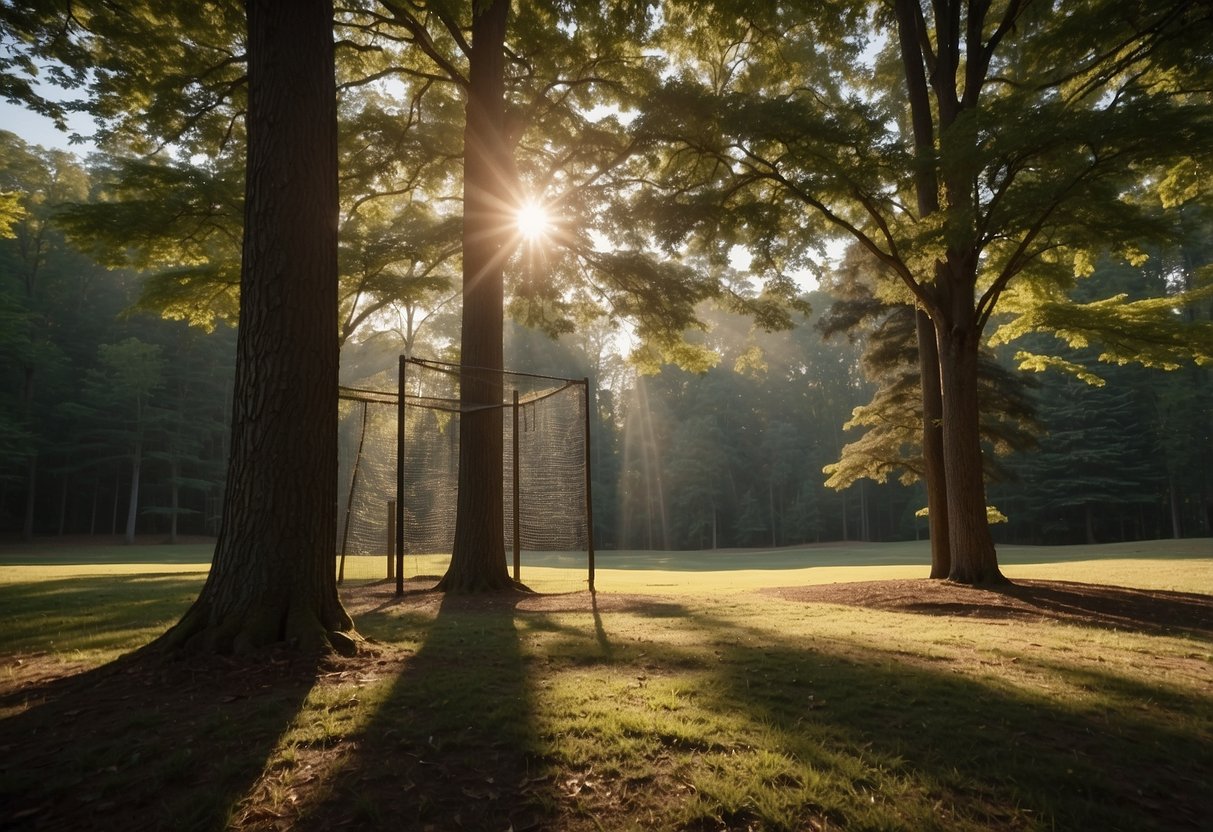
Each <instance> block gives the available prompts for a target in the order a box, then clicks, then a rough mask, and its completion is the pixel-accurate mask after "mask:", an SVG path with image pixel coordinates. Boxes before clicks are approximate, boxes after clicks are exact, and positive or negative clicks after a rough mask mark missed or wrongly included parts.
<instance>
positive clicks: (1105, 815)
mask: <svg viewBox="0 0 1213 832" xmlns="http://www.w3.org/2000/svg"><path fill="white" fill-rule="evenodd" d="M629 612H631V613H639V612H641V611H640V610H629ZM655 614H656V617H660V618H669V619H670V622H671V626H674V627H679V628H682V632H680V633H678V634H675V635H673V637H672V638H662V636H661V634H660V633H656V632H655V633H654V636H655V637H654V638H651V639H650V638H643V644H642V645H635V646H633V645H629V644H627V643H618V644H616V645H615V648H614V650H613V664H614V665H615V674H616V676H617V677H618V676H623V677H633V675H634V678H635V679H637V680H639V681H638V682H636V683H635V684H636V685H637V686H638V687H636V688H635V691H636V692H635V693H634V694H629V697H631V698H633V699H634V700H636V701H633V702H632V704H631V706H630V707H631V709H632V710H631V711H630V713H629V715H628V716H627V724H628V725H629V728H628V730H629V731H631V732H633V736H632V740H631V741H632V742H633V744H637V743H639V744H645V745H648V746H649V747H651V748H652V749H653V750H652V751H650V752H649V756H648V761H647V766H648V768H649V769H650V770H649V771H648V772H638V774H643V776H642V777H640V778H638V779H637V780H636V782H635V783H634V784H633V783H632V774H633V773H631V772H622V773H621V774H620V779H621V781H622V785H621V788H623V789H625V790H628V791H629V800H631V801H635V802H636V803H637V804H639V805H640V808H638V809H636V812H637V813H638V814H639V816H643V814H644V812H647V811H649V810H651V811H653V812H655V813H656V815H657V817H658V818H662V816H663V815H664V818H665V819H664V820H659V822H658V823H657V825H658V826H660V827H662V828H686V829H696V830H700V829H703V830H707V829H713V830H715V829H749V828H755V829H758V828H761V829H766V828H772V829H785V828H795V829H802V828H803V829H819V828H850V827H855V828H888V829H906V830H916V829H954V828H962V829H1004V830H1010V829H1057V830H1089V829H1107V830H1118V829H1119V830H1181V829H1198V828H1207V823H1208V820H1209V819H1210V818H1213V791H1210V790H1209V788H1208V786H1207V784H1208V783H1209V782H1213V745H1211V739H1210V724H1211V720H1210V719H1209V717H1208V714H1209V713H1210V710H1209V708H1210V704H1211V697H1210V696H1203V695H1201V694H1199V693H1198V692H1195V691H1193V690H1192V689H1191V687H1188V688H1183V687H1178V686H1172V685H1170V684H1167V683H1166V682H1165V681H1159V680H1158V679H1157V677H1156V678H1155V679H1146V678H1141V677H1134V676H1131V675H1126V674H1125V673H1120V672H1116V671H1108V670H1101V669H1100V668H1098V667H1085V668H1075V667H1071V666H1069V665H1066V664H1058V663H1056V662H1053V661H1052V660H1051V659H1049V658H1048V657H1047V656H1041V657H1039V658H1036V657H1033V656H1031V655H1030V654H1028V655H1025V656H1023V657H1022V660H1021V661H1019V662H1018V663H1016V664H1015V665H1014V666H1015V667H1016V668H1017V669H1018V670H1019V672H1023V673H1025V674H1027V675H1028V677H1030V678H1039V677H1040V676H1041V675H1044V676H1045V680H1044V683H1043V684H1037V683H1035V682H1029V683H1028V684H1026V685H1024V686H1023V687H1020V686H1017V685H1016V684H1015V682H1014V681H1012V680H1008V679H1007V678H1005V677H1002V676H1000V675H999V674H997V673H993V674H990V675H989V676H986V675H985V674H984V673H983V671H982V670H981V667H980V665H972V664H968V665H965V666H963V667H961V666H957V665H954V664H953V662H952V661H951V660H949V659H947V658H945V657H939V658H935V659H932V657H931V656H930V655H928V654H929V652H930V651H929V650H928V651H924V652H923V653H921V654H917V653H916V654H907V653H903V652H898V651H897V650H896V649H893V648H892V647H890V646H889V645H887V644H882V643H881V642H880V640H879V639H865V638H864V637H861V636H851V637H846V636H833V637H831V638H829V639H815V638H813V637H812V636H811V635H809V636H797V637H790V636H787V635H783V634H780V633H779V632H777V631H774V630H772V629H771V628H769V627H764V626H762V623H761V621H755V622H753V623H745V622H741V621H730V620H726V619H722V618H718V617H716V616H715V615H712V614H706V613H697V612H695V611H693V610H691V609H690V608H688V607H685V606H681V605H679V604H676V603H668V604H665V605H663V607H662V608H661V609H659V610H656V611H655ZM606 618H607V620H606V621H597V620H596V622H595V624H596V627H595V631H593V632H590V631H585V632H581V633H579V634H578V633H564V634H563V638H564V639H567V640H568V643H567V644H563V645H562V644H560V643H556V644H553V645H550V646H549V648H548V652H549V653H553V652H556V651H561V650H563V651H566V652H569V653H575V652H576V651H577V649H578V648H577V645H576V643H574V642H578V643H580V644H581V645H583V646H582V648H581V650H582V652H588V651H589V650H590V649H591V645H592V644H593V643H594V642H597V641H599V640H600V639H605V638H607V631H608V628H609V625H610V621H609V616H607V617H606ZM691 642H693V643H694V645H695V646H694V647H686V646H683V645H685V644H687V643H691ZM1025 649H1026V648H1025ZM629 668H630V669H629ZM666 677H668V678H666ZM648 685H656V686H658V687H659V688H660V689H659V690H657V691H655V693H654V698H653V699H651V700H645V699H644V698H643V697H645V696H647V694H644V693H642V692H641V691H642V690H644V689H645V686H648ZM1059 685H1060V686H1062V687H1064V688H1068V689H1069V691H1070V693H1069V695H1064V696H1060V697H1058V696H1055V695H1054V693H1053V691H1054V690H1055V689H1056V688H1057V687H1058V686H1059ZM663 686H664V687H663ZM671 693H673V695H674V696H677V697H685V696H690V697H692V698H693V699H694V701H695V702H696V703H697V705H698V706H699V707H701V708H707V709H708V710H710V711H711V712H712V713H713V714H714V715H715V719H713V718H708V719H707V720H706V722H705V720H704V719H703V718H702V716H701V714H702V711H700V710H698V709H695V708H692V709H688V710H687V711H686V715H685V716H683V715H680V711H679V709H678V707H677V706H676V705H674V706H672V707H673V709H672V710H666V709H667V708H670V707H671V705H670V700H671ZM610 695H615V694H610ZM610 695H606V694H604V695H601V696H599V695H596V694H594V693H592V692H591V693H588V694H587V695H586V699H585V701H583V702H582V703H579V704H578V705H577V707H578V708H581V709H586V710H589V711H597V710H602V709H610V708H611V707H612V703H611V702H610V701H609V696H610ZM604 696H606V697H608V698H604ZM644 701H647V705H644V706H643V707H642V709H641V710H637V704H638V702H644ZM1202 714H1203V715H1204V716H1202ZM716 720H719V722H720V723H721V724H724V725H728V726H732V727H729V728H725V729H723V730H722V732H721V733H720V734H719V735H717V734H713V733H705V732H704V730H703V727H702V726H703V725H705V724H707V725H711V724H714V722H716ZM560 724H561V721H560V719H559V717H558V718H557V725H560ZM564 724H565V725H566V726H573V728H574V730H576V727H575V726H576V725H577V723H576V719H575V718H571V719H567V720H564ZM588 724H591V725H592V724H593V723H588ZM741 726H743V727H741ZM590 730H598V729H596V728H593V729H590ZM755 738H757V739H755ZM613 739H615V738H614V737H613V736H611V735H603V736H601V737H591V738H590V740H589V741H588V743H587V746H588V747H589V748H590V749H594V748H597V747H601V748H610V747H613V745H612V740H613ZM665 749H669V751H670V753H672V754H675V755H676V756H677V758H678V759H680V760H681V761H682V762H680V763H678V767H677V768H676V769H674V770H671V771H667V772H664V773H663V771H662V769H661V760H662V759H663V758H665V757H667V755H666V753H665ZM772 752H774V754H772ZM596 754H597V752H595V751H593V750H591V751H590V752H589V756H588V757H587V758H584V759H579V760H578V762H577V763H576V765H577V766H579V767H581V768H583V769H591V770H603V769H609V768H610V767H611V766H612V763H613V761H612V760H611V759H610V758H609V757H608V756H605V755H599V756H595V755H596ZM745 758H748V759H749V760H750V762H748V763H747V762H745ZM772 761H774V762H772ZM764 767H765V768H764ZM779 769H782V770H779ZM728 770H736V771H747V770H748V771H754V772H762V771H764V770H765V771H766V772H767V773H766V774H761V775H760V774H755V775H754V779H753V780H752V781H746V780H745V779H744V778H736V777H734V778H731V779H730V778H728V777H725V778H721V777H720V776H719V773H720V772H721V771H728ZM823 784H824V785H823ZM687 789H689V791H687ZM924 792H925V793H926V794H925V797H924V794H923V793H924ZM789 793H794V794H795V795H797V796H796V797H793V798H789V797H788V794H789ZM678 794H682V795H683V797H682V798H681V800H682V801H683V803H684V804H689V803H692V802H693V803H695V804H696V806H697V807H698V808H696V809H694V811H695V812H699V811H703V812H706V813H707V814H706V816H703V817H701V819H699V820H691V821H689V825H682V824H683V822H682V821H673V820H671V814H670V812H671V808H670V807H671V805H672V802H673V801H677V800H679V798H678V797H677V795H678ZM775 794H781V795H782V797H778V798H775V797H773V795H775ZM650 795H664V796H663V797H656V798H652V797H650ZM788 800H794V801H795V800H801V801H803V802H801V803H800V804H799V806H798V807H794V808H793V810H792V816H791V817H789V816H788V815H787V814H786V813H782V814H781V812H782V810H776V811H775V812H774V814H766V812H768V810H769V807H771V806H772V805H775V804H777V803H780V802H785V803H786V802H787V801H788ZM704 807H707V808H706V809H705V808H704ZM591 809H592V810H594V811H601V812H609V811H610V808H609V805H605V804H604V805H601V806H599V807H597V808H595V807H591ZM675 811H678V810H675ZM636 816H637V814H633V815H632V817H636ZM684 817H685V815H684Z"/></svg>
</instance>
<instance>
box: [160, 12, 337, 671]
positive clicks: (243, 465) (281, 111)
mask: <svg viewBox="0 0 1213 832" xmlns="http://www.w3.org/2000/svg"><path fill="white" fill-rule="evenodd" d="M332 27H333V8H332V4H331V2H330V0H309V1H308V2H306V3H291V4H286V3H278V2H271V0H264V2H263V1H262V0H250V2H249V4H248V49H249V52H248V68H249V100H248V136H249V141H248V165H247V175H246V178H245V183H246V195H245V202H244V204H245V223H244V243H243V256H242V265H241V292H240V330H239V338H238V341H237V351H236V382H235V390H234V402H235V404H234V412H233V419H232V447H231V461H230V464H229V468H228V484H227V489H226V493H225V502H224V511H223V526H222V529H221V531H220V535H219V541H218V544H217V545H216V549H215V558H214V562H213V565H212V568H211V571H210V573H209V575H208V577H207V581H206V584H205V585H204V587H203V589H202V593H201V595H200V596H199V598H198V600H197V601H195V602H194V604H193V606H192V607H191V608H190V609H189V610H188V611H187V612H186V614H185V616H184V617H183V618H182V619H181V621H180V622H178V624H177V625H176V626H175V627H174V628H173V629H172V630H170V631H169V632H168V633H166V634H165V636H164V637H163V644H165V645H166V646H170V647H179V646H198V647H200V648H202V649H207V650H214V651H218V652H247V651H252V650H257V649H259V648H262V647H265V646H267V645H270V644H276V643H284V642H285V643H288V644H292V645H294V646H295V647H296V648H298V649H302V650H307V651H314V650H320V649H325V648H327V647H329V646H331V647H332V648H334V649H336V650H338V651H339V652H342V653H352V652H354V651H355V649H356V645H355V642H354V640H353V639H352V638H351V636H350V635H349V633H350V632H352V630H353V624H352V622H351V621H350V618H349V616H348V615H347V614H346V613H345V611H344V609H343V608H342V606H341V602H340V600H339V599H338V597H337V588H336V578H335V575H334V572H333V568H332V555H333V541H334V540H335V539H336V518H335V516H334V512H333V506H334V505H335V504H336V487H337V364H338V361H337V351H338V343H337V331H336V325H337V291H336V288H337V210H338V197H337V110H336V92H335V80H334V68H333V28H332Z"/></svg>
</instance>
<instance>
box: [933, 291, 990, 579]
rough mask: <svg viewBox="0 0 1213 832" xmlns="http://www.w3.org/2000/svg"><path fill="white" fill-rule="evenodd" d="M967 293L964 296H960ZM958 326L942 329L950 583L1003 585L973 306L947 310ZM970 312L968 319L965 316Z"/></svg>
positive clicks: (958, 305) (978, 335)
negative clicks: (989, 492) (990, 502)
mask: <svg viewBox="0 0 1213 832" xmlns="http://www.w3.org/2000/svg"><path fill="white" fill-rule="evenodd" d="M962 294H963V293H962ZM949 307H950V308H949V311H950V312H951V313H952V314H951V317H952V318H953V320H954V321H955V323H954V324H953V326H952V327H950V328H942V327H941V328H939V332H938V336H939V366H940V385H941V389H942V393H943V395H942V402H943V444H944V477H945V479H946V481H947V483H948V490H947V495H948V503H947V505H948V539H949V542H950V550H951V569H950V571H949V572H948V579H949V580H952V581H956V582H958V583H964V584H1000V583H1005V582H1006V578H1004V577H1003V575H1002V572H1000V571H999V569H998V558H997V555H996V553H995V550H994V539H993V538H992V537H991V536H990V525H989V523H988V521H987V519H986V488H985V475H984V468H983V466H982V459H981V430H980V423H979V407H978V401H977V355H978V346H979V344H980V340H981V332H980V331H979V330H978V329H977V327H976V324H975V322H973V321H972V318H973V317H974V313H973V312H972V302H971V299H970V301H969V302H968V303H967V304H966V303H965V301H964V299H963V298H960V299H955V300H954V302H953V303H951V304H950V305H949ZM966 310H967V317H966Z"/></svg>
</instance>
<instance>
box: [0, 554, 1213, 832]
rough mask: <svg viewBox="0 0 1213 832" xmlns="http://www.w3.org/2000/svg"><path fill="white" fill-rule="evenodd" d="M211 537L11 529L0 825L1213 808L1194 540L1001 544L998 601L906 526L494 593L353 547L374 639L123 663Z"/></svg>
mask: <svg viewBox="0 0 1213 832" xmlns="http://www.w3.org/2000/svg"><path fill="white" fill-rule="evenodd" d="M209 553H210V549H209V546H208V545H207V544H205V543H200V544H197V545H193V546H177V547H161V546H142V547H134V548H132V547H118V546H115V547H90V548H83V547H80V546H63V545H52V544H43V545H39V546H35V547H27V548H17V547H0V668H2V671H0V719H2V721H0V828H4V829H20V830H24V829H30V830H34V829H38V830H42V829H48V830H57V829H174V830H176V829H224V828H232V829H242V830H254V829H256V830H261V829H308V830H329V829H344V828H349V829H378V828H382V829H389V828H390V829H417V830H426V829H432V830H458V829H468V830H501V831H502V832H504V830H510V829H512V830H525V829H534V830H540V829H543V830H597V829H606V830H623V829H637V830H641V829H643V830H697V831H698V830H726V829H727V830H824V829H906V830H917V829H972V830H979V829H998V830H1012V829H1014V830H1020V829H1023V830H1037V829H1039V830H1045V829H1049V830H1052V829H1072V830H1087V829H1123V830H1146V829H1160V830H1171V829H1176V830H1178V829H1202V828H1208V825H1209V823H1210V819H1213V794H1211V790H1210V789H1209V786H1208V784H1209V782H1211V781H1213V541H1209V540H1187V541H1161V542H1156V543H1135V544H1118V545H1114V546H1104V547H1062V548H1049V549H1044V548H1030V547H1004V548H1002V549H1000V553H999V554H1000V560H1001V562H1002V563H1003V564H1005V567H1004V569H1005V572H1006V573H1007V574H1008V575H1009V576H1010V577H1011V578H1012V579H1013V580H1015V581H1016V585H1015V586H1013V587H1010V588H1008V589H1006V590H1003V591H991V590H980V589H974V588H971V587H961V586H955V585H952V584H947V583H942V582H928V581H926V580H921V577H922V576H923V575H924V574H925V572H926V569H925V567H924V566H923V564H924V563H925V562H926V558H927V556H928V552H927V549H926V544H921V543H920V544H888V545H876V544H849V545H846V546H842V545H834V546H820V547H810V548H807V549H795V550H752V551H731V552H707V553H704V552H695V553H603V554H602V555H601V556H600V558H599V561H598V577H597V588H598V592H597V593H596V594H591V593H589V592H586V591H584V590H582V591H576V592H563V593H554V592H541V593H538V594H534V595H511V596H490V597H487V598H483V597H457V596H450V597H443V596H441V595H439V594H436V593H432V592H429V591H426V590H424V589H421V588H415V589H411V590H410V591H408V592H407V593H406V595H405V597H404V598H403V599H398V598H396V597H395V596H394V594H393V591H392V588H391V586H389V585H388V584H387V583H385V582H382V581H368V580H365V579H367V578H377V577H381V576H379V575H378V572H377V570H378V568H379V566H378V564H379V561H378V560H377V559H369V558H368V559H366V561H365V562H363V561H351V563H350V564H348V565H347V570H348V571H347V577H349V580H348V581H347V583H346V584H345V586H344V587H343V589H342V595H343V599H344V601H345V603H346V605H347V608H348V609H349V610H350V611H351V612H352V613H353V615H354V617H355V620H356V622H357V626H358V630H359V632H360V633H361V634H362V635H363V636H365V637H367V639H368V640H369V643H368V645H367V646H368V648H369V649H368V652H367V655H364V656H359V657H358V658H355V659H324V660H322V661H320V662H312V661H306V660H302V659H300V658H298V657H293V658H290V657H287V656H286V655H274V654H271V655H267V656H262V657H259V658H258V659H256V660H248V659H241V660H223V659H216V658H209V657H208V658H205V659H203V658H199V659H197V660H189V661H186V660H179V661H171V662H164V661H160V660H158V659H156V658H155V657H149V656H147V655H142V654H140V653H138V652H136V653H134V654H133V655H131V651H137V649H138V648H139V647H141V646H142V645H144V644H146V643H147V642H148V641H150V640H151V639H152V638H154V637H155V636H156V635H158V634H159V633H160V632H162V631H163V630H164V629H165V628H166V627H168V626H169V625H170V624H171V623H172V622H173V621H175V620H176V618H177V617H178V616H179V615H180V614H181V613H182V612H183V611H184V609H185V608H186V606H187V605H188V604H189V603H190V601H191V600H192V599H193V598H194V597H195V596H196V595H197V592H198V590H199V588H200V586H201V583H202V579H203V577H204V573H205V570H206V568H207V560H208V558H209ZM558 562H560V559H559V558H556V557H553V558H552V559H551V563H558ZM528 568H529V572H524V576H523V577H524V580H528V581H529V582H531V583H532V584H534V585H535V586H536V587H537V588H539V589H541V590H542V589H543V588H544V586H545V584H546V585H550V586H556V585H558V584H564V585H573V586H575V585H576V582H577V580H579V578H578V577H576V576H575V575H574V576H572V577H570V575H569V572H574V570H558V569H555V568H554V567H552V566H546V567H545V566H541V565H533V566H530V567H528ZM581 579H583V578H581Z"/></svg>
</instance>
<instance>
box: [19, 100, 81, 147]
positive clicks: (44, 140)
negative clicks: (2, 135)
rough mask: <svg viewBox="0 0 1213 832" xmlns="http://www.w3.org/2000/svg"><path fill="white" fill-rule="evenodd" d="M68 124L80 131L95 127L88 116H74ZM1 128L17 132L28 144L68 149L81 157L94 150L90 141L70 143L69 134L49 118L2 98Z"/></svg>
mask: <svg viewBox="0 0 1213 832" xmlns="http://www.w3.org/2000/svg"><path fill="white" fill-rule="evenodd" d="M68 124H69V125H70V126H71V127H72V129H73V130H75V131H76V132H78V133H83V134H87V133H90V132H92V129H93V126H92V122H91V121H89V119H88V118H87V117H86V116H80V115H77V116H74V117H73V118H71V119H69V120H68ZM0 129H4V130H8V131H10V132H12V133H16V134H17V135H18V136H20V137H21V138H22V139H24V140H25V141H26V142H27V143H28V144H36V145H41V146H42V147H45V148H48V149H50V148H58V149H60V150H67V151H69V152H71V153H75V154H76V155H77V156H81V157H83V156H87V155H88V154H89V153H91V152H92V151H93V150H94V148H93V146H92V144H90V143H85V144H77V145H72V144H69V143H68V135H69V134H67V133H63V132H60V131H59V130H56V129H55V125H54V123H53V122H52V121H51V120H50V119H49V118H46V117H45V116H40V115H38V114H37V113H31V112H29V111H28V110H26V109H25V108H23V107H19V106H17V105H16V104H10V103H9V102H7V101H4V100H0Z"/></svg>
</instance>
